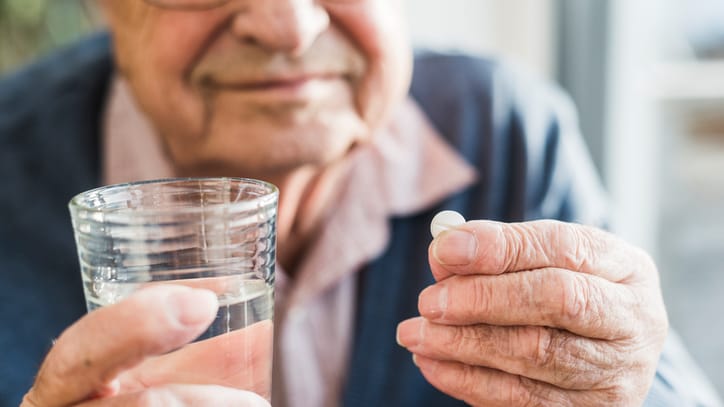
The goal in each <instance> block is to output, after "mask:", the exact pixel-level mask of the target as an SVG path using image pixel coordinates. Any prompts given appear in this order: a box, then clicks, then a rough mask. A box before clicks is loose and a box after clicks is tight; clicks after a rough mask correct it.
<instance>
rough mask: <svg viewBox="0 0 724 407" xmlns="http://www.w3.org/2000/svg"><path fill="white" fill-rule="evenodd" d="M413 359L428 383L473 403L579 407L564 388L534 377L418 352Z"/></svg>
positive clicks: (490, 406) (513, 406)
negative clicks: (444, 359)
mask: <svg viewBox="0 0 724 407" xmlns="http://www.w3.org/2000/svg"><path fill="white" fill-rule="evenodd" d="M413 360H414V361H415V364H416V365H417V367H418V368H419V369H420V372H421V373H422V375H423V376H424V377H425V379H426V380H427V381H428V382H430V384H431V385H433V386H434V387H435V388H437V389H438V390H440V391H442V392H443V393H445V394H447V395H449V396H452V397H454V398H457V399H460V400H463V401H465V402H466V403H468V404H470V405H473V406H489V407H497V406H501V407H503V406H504V407H516V406H580V405H579V404H575V403H573V401H572V400H571V397H570V395H569V393H567V392H565V391H564V390H561V389H558V388H556V387H554V386H551V385H549V384H545V383H541V382H538V381H535V380H530V379H526V378H522V377H520V376H516V375H512V374H509V373H505V372H501V371H498V370H493V369H488V368H484V367H473V366H469V365H465V364H462V363H457V362H446V361H438V360H435V359H429V358H426V357H423V356H420V355H415V356H414V359H413Z"/></svg>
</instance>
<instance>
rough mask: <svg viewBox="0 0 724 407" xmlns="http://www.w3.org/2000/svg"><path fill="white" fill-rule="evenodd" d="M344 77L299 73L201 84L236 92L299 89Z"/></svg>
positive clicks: (207, 81)
mask: <svg viewBox="0 0 724 407" xmlns="http://www.w3.org/2000/svg"><path fill="white" fill-rule="evenodd" d="M344 79H345V76H344V75H341V74H315V75H299V76H290V77H279V78H270V79H263V80H252V81H216V80H211V79H209V80H205V81H203V86H204V87H206V88H209V89H218V90H231V91H238V92H266V91H280V90H281V91H283V90H294V89H301V88H304V87H305V86H307V85H311V84H315V83H317V84H319V83H329V82H333V81H338V80H344Z"/></svg>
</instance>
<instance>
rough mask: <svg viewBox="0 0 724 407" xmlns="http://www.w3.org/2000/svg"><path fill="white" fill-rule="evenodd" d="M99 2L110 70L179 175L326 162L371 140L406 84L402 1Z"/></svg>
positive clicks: (253, 172)
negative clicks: (195, 6) (109, 36)
mask: <svg viewBox="0 0 724 407" xmlns="http://www.w3.org/2000/svg"><path fill="white" fill-rule="evenodd" d="M151 3H152V2H151ZM104 5H105V9H106V11H107V15H108V19H109V24H110V28H111V31H112V33H113V36H114V44H115V54H116V59H117V64H118V67H119V70H120V71H121V72H122V74H123V75H124V76H125V77H126V78H127V79H128V81H129V83H130V84H131V87H132V89H133V92H134V94H135V96H136V99H137V101H138V102H139V104H140V106H141V107H142V109H143V110H144V111H145V113H146V114H147V115H148V116H149V117H150V118H151V120H152V122H153V124H154V125H155V127H156V130H157V131H158V132H159V134H160V135H161V136H162V137H163V139H164V141H165V143H166V145H167V147H168V151H169V153H170V154H171V157H172V158H173V160H174V162H175V164H176V165H177V166H178V167H179V169H180V170H181V171H182V172H184V171H185V172H192V173H196V175H219V174H216V173H217V172H221V171H228V169H229V168H230V167H231V168H233V169H234V170H235V171H239V172H240V175H244V176H255V177H259V178H267V177H273V176H276V175H279V174H283V173H285V172H288V171H289V170H292V169H295V168H300V167H302V166H306V165H314V166H316V165H324V164H326V163H329V162H331V161H333V160H335V159H338V158H340V157H342V156H343V155H344V154H345V152H346V151H348V150H349V149H350V148H351V147H352V146H353V145H354V144H355V143H357V142H360V141H364V139H365V138H367V137H369V135H370V133H371V130H373V129H374V128H375V127H376V126H378V125H379V124H380V123H381V122H382V121H383V120H384V118H385V116H386V115H389V114H390V113H391V110H392V109H394V107H395V106H396V105H397V104H398V103H399V101H400V100H401V99H402V98H403V97H404V95H405V94H406V91H407V87H408V85H409V79H410V71H411V59H412V58H411V50H410V46H409V43H408V42H407V38H406V35H405V27H404V26H403V17H402V10H401V8H402V5H401V0H230V1H228V2H227V3H226V4H223V5H221V6H219V7H216V8H212V9H208V10H203V11H189V10H179V9H168V8H162V7H157V6H154V5H150V4H148V3H146V2H145V1H142V0H123V1H119V0H106V1H105V3H104ZM227 175H237V174H227Z"/></svg>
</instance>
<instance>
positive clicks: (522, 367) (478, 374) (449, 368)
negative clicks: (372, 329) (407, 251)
mask: <svg viewBox="0 0 724 407" xmlns="http://www.w3.org/2000/svg"><path fill="white" fill-rule="evenodd" d="M429 257H430V265H431V268H432V271H433V274H434V276H435V279H436V281H437V283H436V284H434V285H433V286H430V287H428V288H427V289H425V290H424V291H423V292H422V293H421V294H420V298H419V304H418V306H419V310H420V314H421V317H418V318H413V319H409V320H407V321H404V322H402V323H401V324H400V325H399V327H398V333H397V336H398V342H399V343H400V344H401V345H403V346H405V347H406V348H407V349H408V350H409V351H410V352H412V353H413V354H414V355H413V358H414V360H415V363H416V364H417V366H418V367H419V369H420V370H421V372H422V374H423V375H424V376H425V378H426V379H427V380H428V381H429V382H430V383H431V384H432V385H433V386H435V387H437V388H438V389H439V390H441V391H443V392H445V393H447V394H449V395H451V396H453V397H455V398H458V399H461V400H464V401H465V402H467V403H469V404H472V405H476V406H532V405H535V406H539V405H542V406H548V405H551V406H553V405H555V406H640V405H641V404H642V403H643V401H644V399H645V397H646V394H647V392H648V389H649V387H650V386H651V382H652V380H653V377H654V373H655V371H656V365H657V362H658V359H659V355H660V353H661V349H662V347H663V343H664V340H665V338H666V333H667V331H668V322H667V317H666V311H665V308H664V305H663V300H662V297H661V291H660V288H659V279H658V273H657V270H656V267H655V265H654V264H653V262H652V261H651V259H650V257H649V256H648V255H646V254H645V253H644V252H643V251H641V250H639V249H636V248H634V247H632V246H630V245H628V244H627V243H625V242H623V241H621V240H619V239H617V238H615V237H614V236H612V235H611V234H608V233H606V232H603V231H601V230H598V229H594V228H590V227H586V226H581V225H575V224H567V223H561V222H556V221H537V222H528V223H518V224H503V223H496V222H488V221H473V222H468V223H466V224H464V225H461V226H459V227H457V228H455V229H454V230H450V231H446V232H443V233H442V234H441V235H440V236H438V237H437V238H436V239H435V240H434V241H433V243H432V244H431V245H430V251H429Z"/></svg>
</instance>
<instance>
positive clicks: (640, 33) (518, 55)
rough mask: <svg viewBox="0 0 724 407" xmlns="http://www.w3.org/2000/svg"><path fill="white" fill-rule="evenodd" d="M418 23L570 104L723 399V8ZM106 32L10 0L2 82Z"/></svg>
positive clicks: (488, 5) (423, 31) (0, 62)
mask: <svg viewBox="0 0 724 407" xmlns="http://www.w3.org/2000/svg"><path fill="white" fill-rule="evenodd" d="M88 4H90V5H92V2H89V3H88ZM408 10H409V18H410V20H409V21H410V32H411V34H412V36H413V39H414V41H415V43H416V44H417V45H418V46H421V47H426V48H435V49H443V50H457V51H464V52H469V53H475V54H481V55H493V56H496V57H499V58H503V59H505V60H507V61H509V62H510V63H511V64H514V65H516V66H518V67H521V68H522V69H524V70H527V71H528V72H529V73H530V74H531V75H535V76H539V77H542V78H545V79H548V80H552V81H556V82H558V83H559V84H560V85H561V86H562V87H564V88H565V89H566V90H567V91H568V92H569V94H571V96H572V97H573V99H574V101H575V102H576V104H577V106H578V108H579V112H580V122H581V128H582V130H583V133H584V135H585V137H586V141H587V142H588V146H589V148H590V151H591V154H592V156H593V158H594V161H595V163H596V165H597V167H598V169H599V171H600V174H601V177H602V180H603V182H604V184H605V186H606V188H607V189H608V191H609V193H610V199H611V202H610V203H611V208H612V214H613V217H614V229H615V231H616V232H617V233H618V234H619V235H621V236H623V237H624V238H625V239H627V240H628V241H630V242H632V243H634V244H636V245H639V246H641V247H643V248H644V249H646V250H647V251H649V252H650V253H651V254H652V255H653V256H654V258H655V259H656V261H657V263H658V265H659V268H660V271H661V275H662V285H663V289H664V295H665V298H666V302H667V305H668V309H669V316H670V319H671V323H672V325H673V326H674V328H676V329H677V330H678V332H679V333H680V334H681V336H682V337H683V338H684V340H685V342H686V343H687V344H688V346H689V349H690V350H691V352H692V354H693V356H694V357H695V359H696V360H697V361H698V362H699V363H700V364H701V366H702V367H703V369H704V371H705V372H706V373H707V374H708V376H709V377H710V378H711V380H712V381H713V383H714V385H715V386H716V387H717V388H718V390H719V392H720V393H724V363H722V361H724V346H722V342H723V340H724V320H723V319H722V316H721V315H722V310H724V2H723V1H721V0H687V1H685V2H684V1H680V0H679V1H676V0H637V1H635V2H632V1H626V0H446V1H445V2H442V1H439V0H411V1H408ZM98 21H99V18H98V16H97V14H96V13H94V12H93V9H92V7H88V6H87V5H85V6H84V4H83V3H82V2H81V1H80V0H0V75H3V74H7V73H8V72H10V71H12V70H13V69H16V68H17V67H19V66H21V65H22V64H24V63H26V62H28V61H30V60H32V59H34V58H36V57H37V56H38V55H41V54H43V53H46V52H48V51H50V50H51V49H53V48H55V47H59V46H62V45H64V44H67V43H69V42H72V41H74V40H75V39H77V38H79V37H80V36H82V35H84V34H85V33H87V32H89V31H91V30H94V29H98V27H99V23H98ZM0 114H2V112H0Z"/></svg>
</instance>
